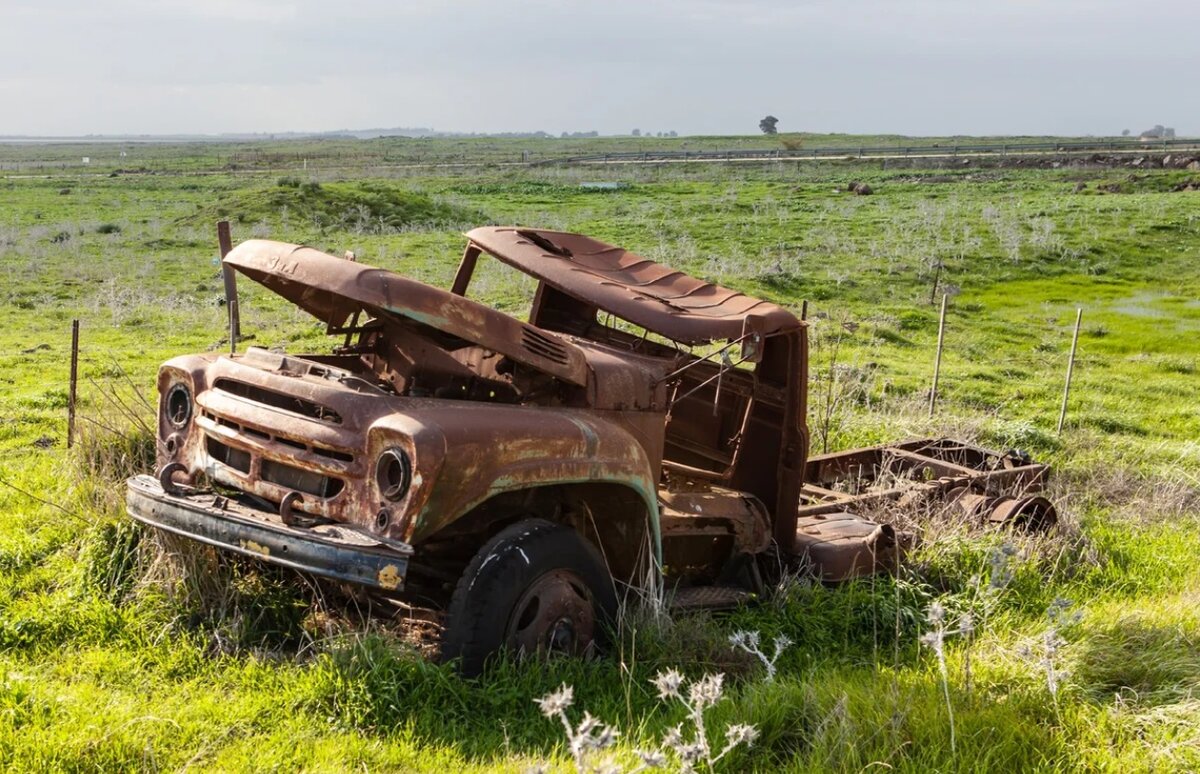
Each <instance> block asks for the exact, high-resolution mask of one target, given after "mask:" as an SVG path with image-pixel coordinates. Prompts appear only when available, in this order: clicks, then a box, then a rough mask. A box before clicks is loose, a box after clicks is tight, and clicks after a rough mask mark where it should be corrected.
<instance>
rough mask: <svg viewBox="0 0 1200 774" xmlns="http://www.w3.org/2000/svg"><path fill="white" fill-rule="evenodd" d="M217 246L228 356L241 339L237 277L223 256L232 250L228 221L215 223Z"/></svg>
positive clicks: (235, 348)
mask: <svg viewBox="0 0 1200 774" xmlns="http://www.w3.org/2000/svg"><path fill="white" fill-rule="evenodd" d="M217 244H218V245H219V246H220V249H221V279H223V280H224V281H225V308H226V309H227V310H228V312H229V354H231V355H232V354H233V353H235V352H237V343H238V339H240V338H241V337H242V321H241V315H240V314H239V313H238V293H237V276H236V275H235V274H234V273H233V269H231V268H229V267H228V266H226V265H225V256H226V255H229V251H230V250H232V249H233V239H232V238H231V237H230V235H229V221H227V220H222V221H219V222H218V223H217Z"/></svg>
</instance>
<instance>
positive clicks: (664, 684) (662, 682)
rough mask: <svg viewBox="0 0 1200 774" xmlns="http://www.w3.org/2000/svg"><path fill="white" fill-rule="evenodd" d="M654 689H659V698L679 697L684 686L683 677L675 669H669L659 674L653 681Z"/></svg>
mask: <svg viewBox="0 0 1200 774" xmlns="http://www.w3.org/2000/svg"><path fill="white" fill-rule="evenodd" d="M651 682H652V683H654V687H655V688H657V689H658V698H660V699H668V698H672V697H678V696H679V688H680V686H682V685H683V675H681V674H680V673H679V672H677V671H676V670H674V669H668V670H667V671H665V672H659V673H658V674H657V675H655V677H654V679H653V680H651Z"/></svg>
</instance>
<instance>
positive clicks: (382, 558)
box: [126, 476, 412, 591]
mask: <svg viewBox="0 0 1200 774" xmlns="http://www.w3.org/2000/svg"><path fill="white" fill-rule="evenodd" d="M126 500H127V505H128V510H129V513H130V515H132V516H133V518H135V519H137V520H138V521H141V522H143V523H145V524H148V525H150V526H152V527H156V528H158V529H161V530H164V531H167V532H172V533H175V534H178V535H183V536H185V537H189V538H191V539H193V540H198V541H200V542H202V543H206V544H208V545H211V546H215V547H217V548H220V549H223V550H226V551H232V552H234V553H238V554H242V555H243V556H249V557H251V558H254V559H259V560H262V561H266V562H270V563H272V564H278V565H280V566H283V567H290V568H292V569H295V570H302V571H304V572H311V573H315V574H317V575H321V576H324V577H326V578H331V579H334V580H339V581H346V582H349V583H358V584H362V585H366V586H374V587H376V588H379V589H382V590H385V591H394V590H397V589H399V588H401V586H402V585H403V582H404V576H405V573H406V571H407V568H408V560H409V557H410V556H411V555H412V548H411V547H410V546H407V545H404V544H399V543H395V542H388V543H386V544H385V543H383V542H381V541H379V540H378V539H374V538H372V537H371V536H369V535H366V534H364V533H363V532H361V531H359V530H353V529H350V528H347V527H345V526H335V525H326V526H322V527H317V528H314V529H297V528H293V527H289V526H287V525H286V524H284V523H283V522H282V521H281V520H280V519H279V517H278V516H277V515H276V514H274V513H272V512H270V511H265V510H261V509H255V508H252V507H248V506H246V505H243V504H240V503H237V502H235V501H231V500H229V499H228V498H225V497H221V496H219V495H213V494H211V493H193V492H187V493H184V492H175V493H171V492H166V491H164V490H163V488H162V486H161V485H160V484H159V482H158V481H157V480H155V479H154V478H153V477H151V476H137V477H135V478H132V479H130V480H129V486H128V492H127V495H126Z"/></svg>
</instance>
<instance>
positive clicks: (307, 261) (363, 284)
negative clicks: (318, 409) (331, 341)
mask: <svg viewBox="0 0 1200 774" xmlns="http://www.w3.org/2000/svg"><path fill="white" fill-rule="evenodd" d="M225 263H227V264H229V265H230V266H232V267H233V268H235V269H236V270H237V271H239V272H241V273H242V274H245V275H246V276H247V277H249V278H250V279H252V280H254V281H255V282H257V283H259V284H260V285H263V286H264V287H266V288H268V289H270V290H271V291H273V292H275V293H277V294H279V295H280V296H283V297H284V298H286V299H287V300H288V301H291V302H292V303H294V304H295V305H296V306H298V307H300V308H301V309H303V310H304V311H306V312H308V313H309V314H311V315H312V316H314V317H316V318H317V319H318V320H320V321H321V322H323V323H325V324H326V325H327V326H329V328H331V329H337V328H341V327H344V326H345V325H346V323H347V322H348V321H349V320H350V318H351V317H352V316H353V315H354V314H355V312H358V311H360V310H365V311H367V312H368V313H369V314H371V315H372V316H383V315H389V314H390V315H399V316H401V317H406V318H408V319H410V320H414V321H416V322H418V323H421V324H423V325H427V326H429V327H431V328H436V329H437V330H439V331H442V332H443V333H448V334H450V335H452V336H457V337H458V338H460V339H463V340H465V341H469V342H472V343H474V344H477V345H479V346H481V347H486V348H487V349H490V350H492V351H494V352H498V353H500V354H502V355H504V356H506V357H509V358H512V359H513V360H515V361H517V362H519V363H522V364H524V365H527V366H529V367H531V368H537V369H539V370H541V371H543V372H545V373H547V374H550V375H551V376H554V377H556V378H558V379H562V380H563V381H566V382H569V383H571V384H575V385H579V386H584V385H586V384H587V379H588V368H587V360H586V358H585V356H584V354H583V351H582V350H581V349H579V347H577V346H575V345H574V344H572V343H571V342H569V341H566V340H564V339H562V338H561V337H559V336H557V335H555V334H553V333H550V332H548V331H543V330H541V329H539V328H537V327H535V326H532V325H529V324H527V323H523V322H521V321H520V320H517V319H515V318H513V317H509V316H508V315H506V314H504V313H503V312H498V311H496V310H495V309H492V308H490V307H487V306H484V305H483V304H479V303H476V302H474V301H471V300H469V299H466V298H463V297H462V296H457V295H454V294H453V293H450V292H448V291H445V290H441V289H439V288H435V287H433V286H431V285H426V284H425V283H423V282H417V281H416V280H411V279H408V278H407V277H402V276H400V275H399V274H395V273H393V272H390V271H385V270H384V269H377V268H374V267H372V266H366V265H364V264H361V263H355V262H354V261H350V260H346V259H344V258H336V257H334V256H332V255H328V254H326V253H323V252H321V251H319V250H314V249H312V248H311V247H302V246H300V245H292V244H287V243H284V242H273V241H270V240H265V239H251V240H248V241H246V242H242V243H241V244H239V245H238V246H237V247H235V248H234V249H233V250H231V251H230V252H229V254H228V255H226V256H225Z"/></svg>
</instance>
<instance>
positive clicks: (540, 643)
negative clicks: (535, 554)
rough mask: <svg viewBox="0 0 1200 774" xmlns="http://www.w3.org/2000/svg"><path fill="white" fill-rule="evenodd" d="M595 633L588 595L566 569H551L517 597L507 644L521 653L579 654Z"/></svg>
mask: <svg viewBox="0 0 1200 774" xmlns="http://www.w3.org/2000/svg"><path fill="white" fill-rule="evenodd" d="M595 635H596V611H595V606H594V605H593V604H592V595H591V592H590V591H589V590H588V587H587V584H585V583H584V582H583V581H582V580H581V579H580V578H579V576H578V575H576V574H575V573H573V572H571V571H570V570H563V569H559V570H551V571H550V572H548V573H546V574H545V575H543V576H541V577H540V578H538V579H537V580H535V581H534V582H533V583H531V584H529V587H528V588H526V589H525V593H524V594H522V595H521V598H520V599H519V600H517V604H516V606H515V607H513V612H512V616H511V617H510V619H509V623H508V636H507V638H506V639H507V644H508V647H509V648H510V649H511V650H513V651H515V652H516V653H517V654H519V655H522V656H529V655H537V656H553V655H556V654H561V655H569V656H581V655H584V654H586V653H587V652H589V651H590V649H591V646H592V642H593V640H594V639H595Z"/></svg>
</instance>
